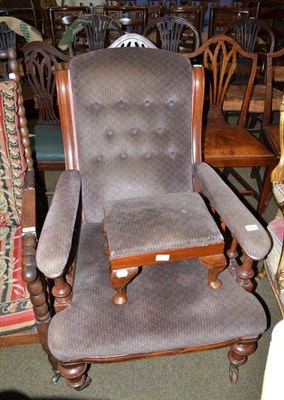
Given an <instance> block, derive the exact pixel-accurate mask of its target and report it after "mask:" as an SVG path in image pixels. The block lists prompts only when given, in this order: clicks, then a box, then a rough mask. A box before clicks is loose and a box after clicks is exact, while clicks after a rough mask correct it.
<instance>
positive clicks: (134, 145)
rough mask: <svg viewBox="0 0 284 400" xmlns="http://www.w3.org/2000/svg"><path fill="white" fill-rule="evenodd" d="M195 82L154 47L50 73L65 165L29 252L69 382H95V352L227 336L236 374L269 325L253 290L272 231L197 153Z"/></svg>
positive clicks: (113, 51) (79, 61) (200, 346)
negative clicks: (47, 290) (45, 289)
mask: <svg viewBox="0 0 284 400" xmlns="http://www.w3.org/2000/svg"><path fill="white" fill-rule="evenodd" d="M203 91H204V76H203V68H202V67H200V66H195V67H192V66H191V63H190V61H189V60H188V59H187V58H185V57H184V56H182V55H179V54H177V53H173V52H167V51H163V50H159V49H150V48H138V47H121V48H110V49H103V50H98V51H96V52H92V53H88V54H83V55H80V56H77V57H75V58H73V59H72V60H71V61H70V70H69V71H64V70H62V71H58V72H57V92H58V102H59V108H60V115H61V123H62V132H63V143H64V148H65V157H66V158H65V162H66V171H64V172H63V173H62V175H61V176H60V178H59V181H58V184H57V187H56V190H55V194H54V197H53V201H52V204H51V207H50V209H49V213H48V215H47V217H46V220H45V224H44V227H43V229H42V232H41V236H40V238H39V243H38V248H37V263H38V267H39V269H40V270H41V271H42V272H43V273H44V274H45V276H46V277H47V278H49V279H51V280H52V281H53V282H54V283H53V288H52V294H53V296H54V298H55V302H54V312H55V313H54V315H53V317H52V318H51V321H50V323H44V322H42V324H41V332H43V331H45V330H46V331H47V341H45V342H44V346H45V349H47V351H48V353H49V359H50V360H51V361H52V363H53V367H54V368H55V369H57V370H58V371H59V374H61V375H62V376H64V377H65V378H66V381H67V384H68V385H69V386H70V387H73V388H75V389H77V390H81V389H83V388H84V387H86V386H87V385H88V384H89V383H90V378H89V377H88V375H87V369H88V364H90V363H95V362H110V361H127V360H133V359H139V358H143V357H150V356H157V355H170V354H181V353H185V352H191V351H197V350H205V349H213V348H217V347H222V346H224V347H225V346H229V347H230V350H229V360H230V378H231V380H232V382H235V381H236V380H237V378H238V367H239V366H240V365H242V364H244V363H245V362H246V360H247V356H248V355H249V354H252V353H253V352H254V351H255V349H256V342H257V340H258V338H259V337H260V336H261V335H262V334H263V332H264V331H265V330H266V327H267V320H266V315H265V312H264V309H263V307H262V305H261V304H260V302H259V301H258V299H257V298H256V297H255V296H254V295H253V294H252V293H250V292H251V291H252V289H253V284H252V282H251V278H252V277H253V269H252V264H253V261H254V260H260V259H262V258H264V257H265V255H266V254H267V252H268V251H269V249H270V245H271V243H270V239H269V236H268V235H267V233H266V231H265V229H264V228H263V227H262V225H261V224H260V222H259V221H258V220H257V219H255V217H254V216H253V215H252V214H251V213H250V212H249V211H248V209H247V208H246V207H245V206H244V205H243V203H242V202H241V201H240V200H239V199H238V197H236V195H235V194H234V193H233V192H231V190H230V189H229V188H228V187H227V186H226V184H225V183H224V182H223V181H222V179H221V178H220V177H219V175H217V174H216V173H215V171H214V170H213V169H212V168H211V167H210V166H209V165H207V164H206V163H204V162H202V160H201V143H202V142H201V125H202V111H203ZM205 198H207V200H205ZM210 203H211V206H209V204H210ZM226 227H227V229H226ZM229 230H230V231H231V235H232V236H230V235H229V239H230V244H229V246H227V245H226V240H225V238H226V237H228V231H229ZM238 245H240V246H241V248H242V256H243V258H242V259H243V263H241V264H240V265H238V263H237V257H238V254H237V247H238ZM126 291H127V297H126ZM208 364H210V362H209V363H208ZM211 367H212V368H214V367H213V365H211Z"/></svg>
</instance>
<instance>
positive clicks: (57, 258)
mask: <svg viewBox="0 0 284 400" xmlns="http://www.w3.org/2000/svg"><path fill="white" fill-rule="evenodd" d="M80 192H81V176H80V173H79V172H78V171H75V170H68V171H64V172H62V174H61V175H60V177H59V180H58V183H57V185H56V189H55V193H54V196H53V200H52V203H51V206H50V208H49V211H48V213H47V216H46V219H45V222H44V225H43V229H42V231H41V235H40V238H39V242H38V247H37V255H36V260H37V265H38V268H39V269H40V271H42V272H43V273H44V274H45V276H46V277H48V278H56V277H57V276H60V275H61V274H62V272H63V270H64V268H65V267H66V264H67V261H68V259H69V255H70V250H71V246H72V238H73V233H74V227H75V223H76V218H77V212H78V208H79V203H80Z"/></svg>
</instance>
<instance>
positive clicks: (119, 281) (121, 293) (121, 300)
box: [110, 264, 139, 305]
mask: <svg viewBox="0 0 284 400" xmlns="http://www.w3.org/2000/svg"><path fill="white" fill-rule="evenodd" d="M138 272H139V267H131V268H123V269H114V268H113V267H112V266H111V264H110V282H111V285H112V287H113V288H114V289H115V290H116V292H117V293H116V294H115V295H114V296H113V299H112V301H113V302H114V304H117V305H123V304H125V303H126V301H127V297H126V285H127V284H128V283H129V282H130V281H132V279H133V278H134V277H135V276H136V275H137V274H138Z"/></svg>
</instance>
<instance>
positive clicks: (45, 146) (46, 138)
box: [34, 125, 64, 161]
mask: <svg viewBox="0 0 284 400" xmlns="http://www.w3.org/2000/svg"><path fill="white" fill-rule="evenodd" d="M34 131H35V151H36V159H37V160H38V161H50V160H52V161H64V150H63V142H62V132H61V126H59V125H49V126H35V128H34Z"/></svg>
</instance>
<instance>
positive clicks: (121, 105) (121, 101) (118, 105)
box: [116, 100, 125, 108]
mask: <svg viewBox="0 0 284 400" xmlns="http://www.w3.org/2000/svg"><path fill="white" fill-rule="evenodd" d="M116 105H117V107H118V108H123V107H124V105H125V103H124V101H123V100H119V101H118V102H117V103H116Z"/></svg>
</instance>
